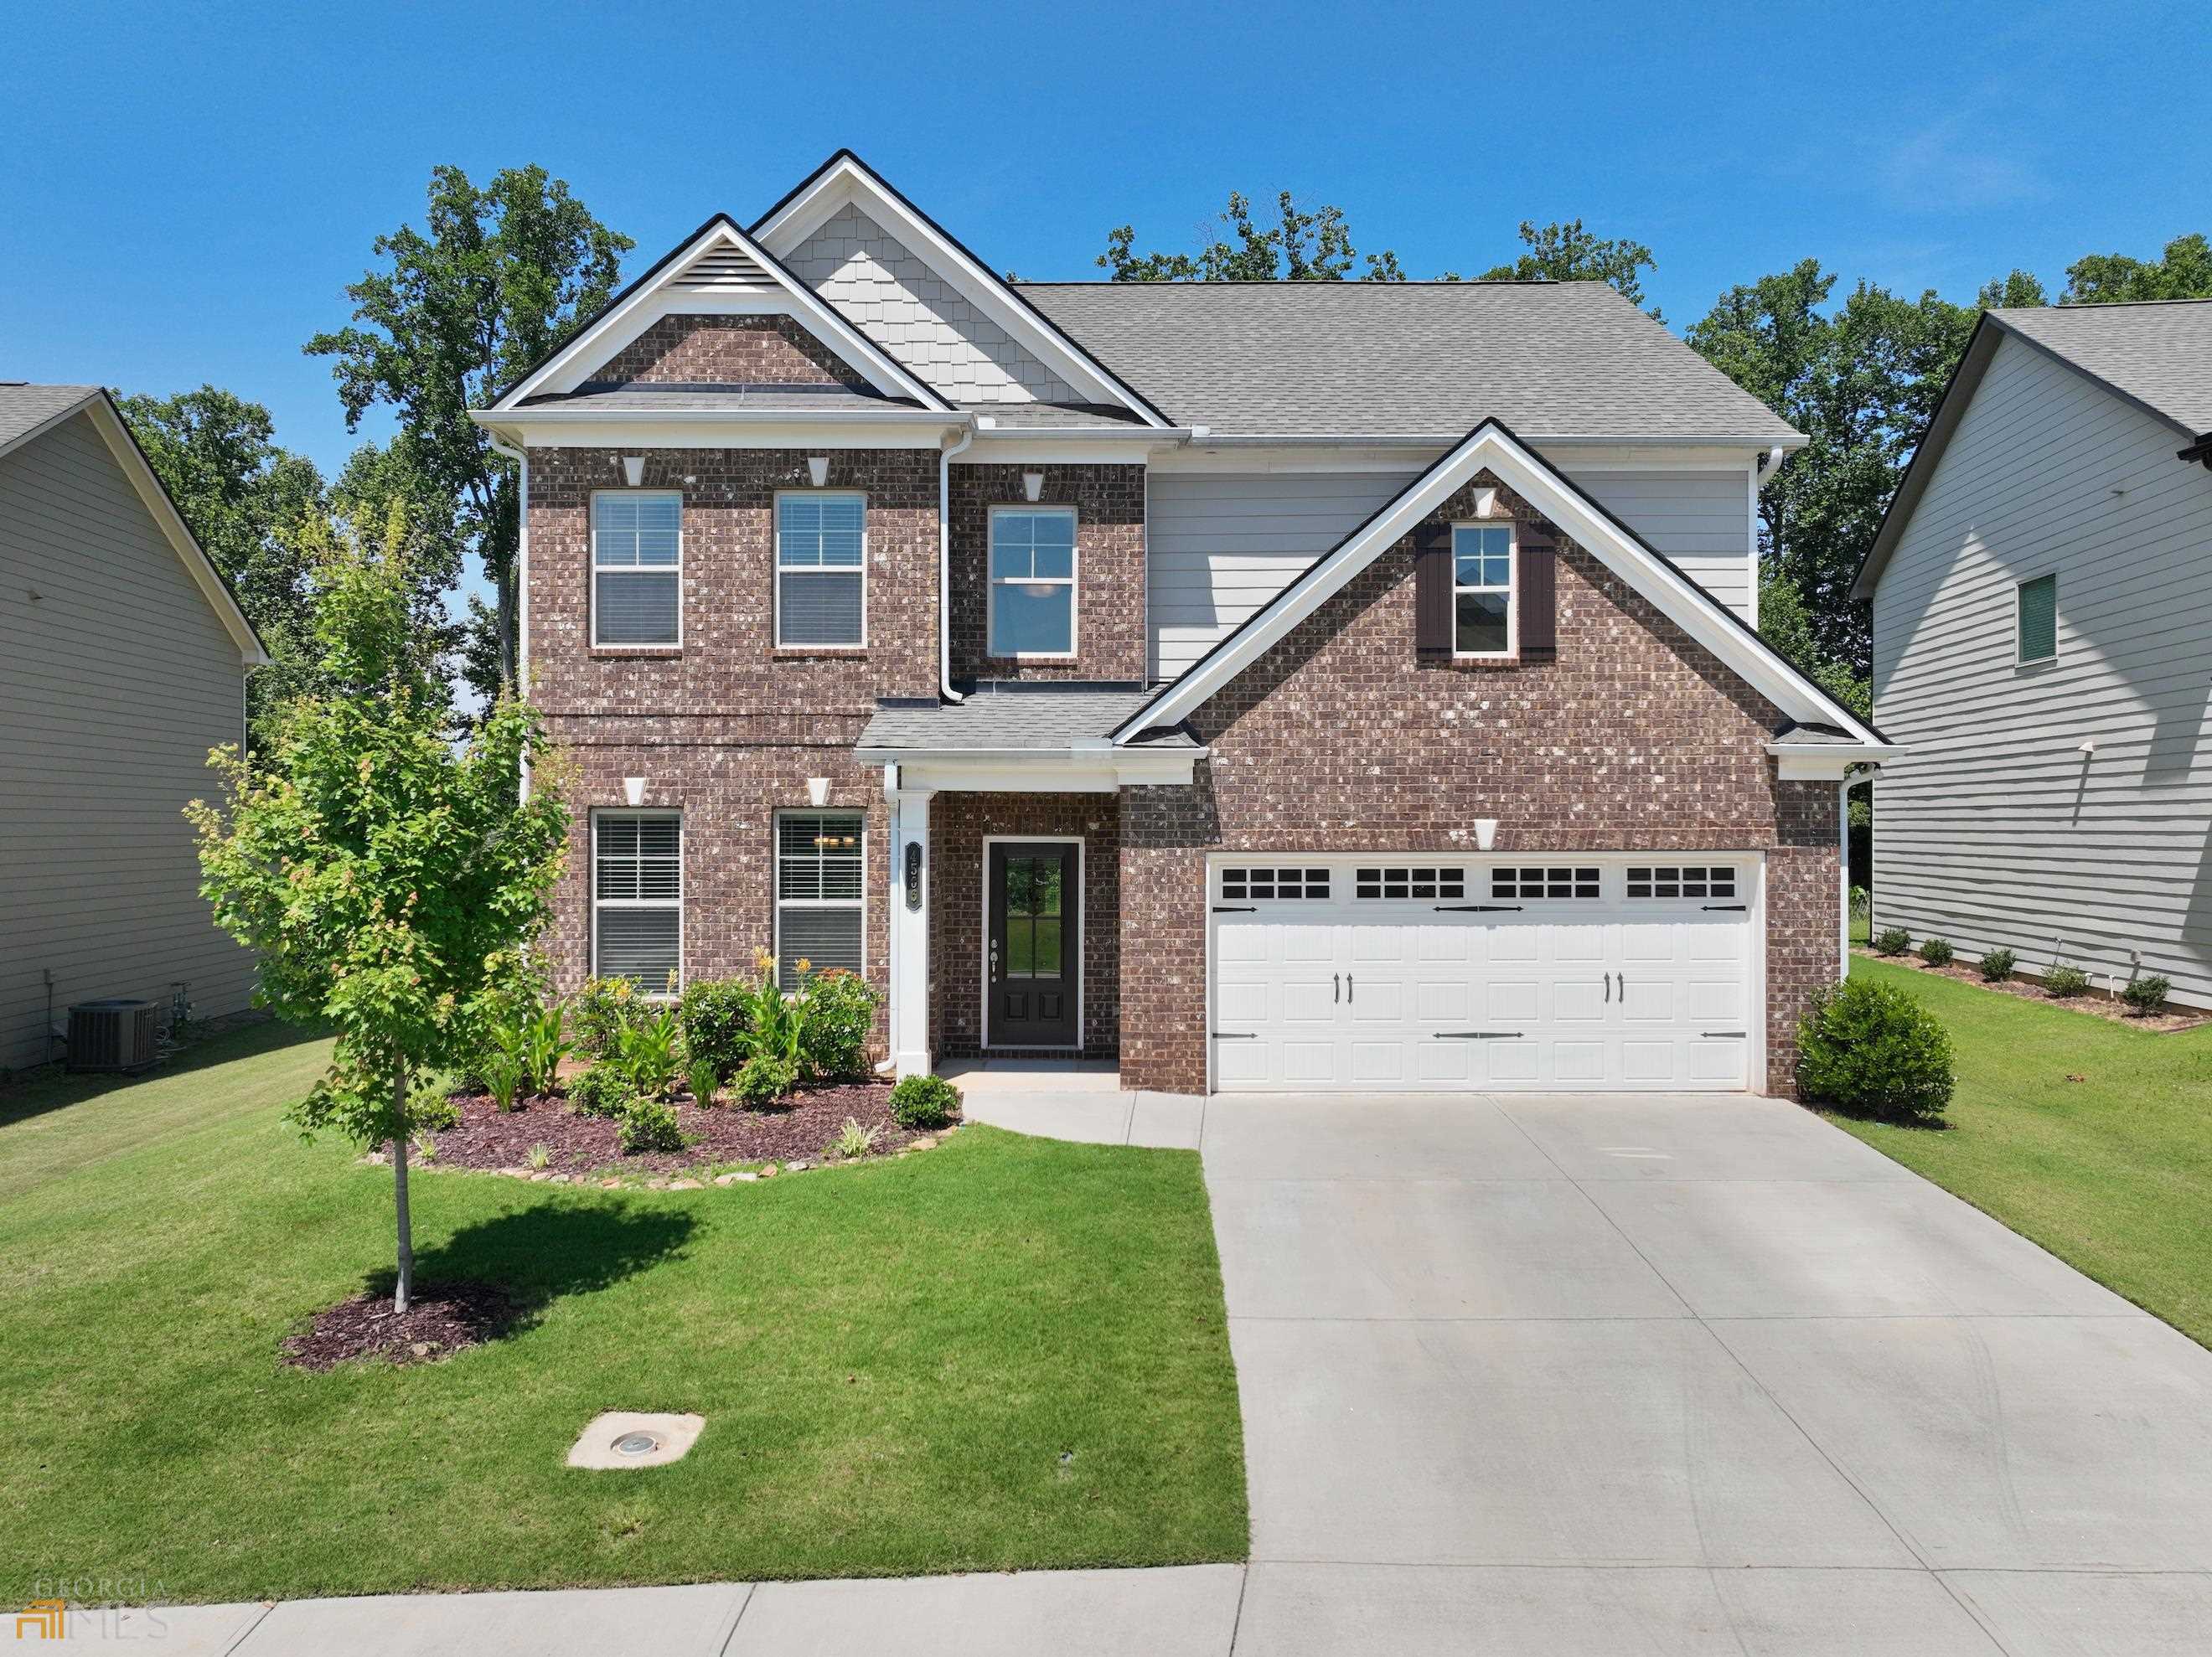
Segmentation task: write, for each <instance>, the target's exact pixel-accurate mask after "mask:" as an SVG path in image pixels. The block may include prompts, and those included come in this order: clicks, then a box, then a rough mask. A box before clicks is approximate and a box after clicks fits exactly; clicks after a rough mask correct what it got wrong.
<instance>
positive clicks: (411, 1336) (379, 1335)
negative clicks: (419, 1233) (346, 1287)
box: [283, 1283, 515, 1370]
mask: <svg viewBox="0 0 2212 1657" xmlns="http://www.w3.org/2000/svg"><path fill="white" fill-rule="evenodd" d="M514 1314H515V1307H514V1302H513V1301H512V1300H510V1299H509V1298H508V1297H507V1292H506V1291H505V1290H501V1289H497V1288H495V1287H494V1286H493V1285H492V1284H488V1283H444V1284H429V1285H428V1286H427V1287H423V1288H418V1289H416V1290H415V1292H414V1294H413V1295H412V1296H410V1299H409V1302H408V1307H407V1310H406V1311H405V1313H404V1314H400V1313H395V1312H394V1311H393V1310H392V1292H391V1291H390V1290H382V1291H380V1292H379V1293H376V1294H363V1295H356V1296H354V1297H353V1298H352V1299H351V1300H346V1301H340V1302H338V1303H337V1305H336V1306H332V1307H327V1308H325V1309H324V1310H322V1311H320V1312H318V1313H317V1314H315V1320H314V1322H313V1324H312V1325H310V1326H308V1327H307V1329H306V1330H304V1331H303V1332H301V1333H299V1334H296V1335H292V1336H289V1337H287V1338H286V1339H285V1341H284V1346H283V1351H284V1362H285V1363H289V1364H290V1365H291V1366H292V1367H293V1368H294V1369H318V1370H319V1369H331V1368H334V1367H335V1366H337V1365H338V1364H341V1363H349V1362H351V1361H352V1360H353V1359H356V1358H372V1357H380V1358H388V1359H390V1360H391V1361H392V1363H428V1362H431V1361H434V1360H435V1359H438V1358H443V1357H452V1356H453V1354H454V1353H456V1352H459V1351H461V1350H464V1349H465V1348H467V1347H471V1346H477V1345H481V1344H483V1342H485V1341H488V1340H490V1339H492V1338H495V1336H497V1335H498V1334H499V1333H500V1332H501V1331H503V1330H504V1329H506V1328H507V1326H508V1325H509V1324H511V1323H513V1321H514Z"/></svg>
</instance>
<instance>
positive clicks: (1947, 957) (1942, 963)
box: [1920, 938, 1958, 967]
mask: <svg viewBox="0 0 2212 1657" xmlns="http://www.w3.org/2000/svg"><path fill="white" fill-rule="evenodd" d="M1957 954H1958V951H1957V950H1954V949H1953V948H1952V947H1951V940H1950V939H1949V938H1922V939H1921V940H1920V958H1921V959H1922V960H1923V961H1924V962H1927V963H1928V964H1929V966H1931V967H1948V966H1949V965H1950V964H1951V962H1952V959H1953V957H1954V956H1956V955H1957Z"/></svg>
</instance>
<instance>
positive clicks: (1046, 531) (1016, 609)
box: [989, 507, 1075, 656]
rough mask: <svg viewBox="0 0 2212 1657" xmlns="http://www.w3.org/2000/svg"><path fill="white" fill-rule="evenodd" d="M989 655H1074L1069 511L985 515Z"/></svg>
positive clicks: (1010, 510)
mask: <svg viewBox="0 0 2212 1657" xmlns="http://www.w3.org/2000/svg"><path fill="white" fill-rule="evenodd" d="M989 649H990V653H991V654H992V655H994V656H1073V654H1075V509H1074V508H1073V507H993V508H992V509H991V620H990V644H989Z"/></svg>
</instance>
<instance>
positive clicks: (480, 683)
mask: <svg viewBox="0 0 2212 1657" xmlns="http://www.w3.org/2000/svg"><path fill="white" fill-rule="evenodd" d="M632 246H635V244H634V243H633V242H632V241H631V240H630V239H629V237H628V236H624V235H620V234H617V233H616V232H614V231H612V230H610V229H608V228H606V226H605V225H603V224H601V223H600V222H599V221H598V220H597V219H595V218H593V217H592V215H591V213H590V212H589V211H588V210H587V209H586V208H585V206H584V204H583V203H581V202H580V201H578V200H577V199H576V198H575V197H574V196H572V195H570V194H569V193H568V185H567V183H566V182H565V181H563V180H562V179H556V178H552V177H550V175H549V174H548V173H546V171H545V169H544V167H509V168H507V169H506V170H505V171H503V172H501V173H496V174H495V175H494V176H493V178H492V180H491V182H490V183H489V184H488V185H485V186H484V187H483V189H481V190H479V189H478V188H477V186H476V185H473V184H471V183H470V182H469V177H468V174H466V173H464V172H462V171H461V169H460V168H459V167H439V168H437V169H435V171H434V172H433V173H431V175H430V192H429V214H428V234H425V233H424V232H422V231H420V230H417V229H416V228H415V227H414V226H413V225H402V226H401V227H400V228H398V229H397V230H395V231H392V233H391V234H388V235H382V236H379V237H378V238H377V239H376V248H375V251H376V255H377V257H378V258H380V259H387V260H389V261H390V263H389V265H388V267H387V268H385V269H380V270H371V271H370V272H368V275H366V276H363V277H362V279H361V280H360V281H359V282H355V283H354V284H353V285H352V286H351V287H349V288H347V289H346V295H347V297H348V298H349V299H351V300H353V302H354V313H353V314H354V322H355V324H356V325H355V326H352V327H348V328H340V329H337V330H336V331H332V332H330V333H323V334H318V335H316V336H315V337H313V339H311V340H309V341H308V342H307V345H306V346H305V347H304V349H305V350H306V351H307V354H308V355H311V356H330V357H334V358H336V359H337V361H336V363H335V364H334V366H333V367H332V370H331V372H332V373H333V374H334V375H335V376H336V378H337V382H338V396H339V397H340V398H341V399H343V402H344V404H345V411H346V424H347V426H348V428H352V427H354V426H356V425H357V424H358V423H359V422H360V420H361V417H362V415H363V414H365V413H367V412H368V410H370V409H371V408H374V407H376V406H378V405H380V404H381V405H384V406H386V407H388V408H390V409H391V410H392V411H393V412H394V413H395V414H396V415H397V416H398V421H399V429H400V432H401V434H402V435H403V436H404V439H405V440H406V445H407V453H406V459H407V462H408V464H409V465H410V467H412V468H413V469H414V470H416V472H417V474H418V475H419V476H420V477H421V478H422V480H423V481H424V482H425V483H427V485H428V488H429V490H430V492H431V493H432V495H434V497H435V500H436V501H438V503H439V506H440V508H441V511H442V513H443V514H444V517H445V519H447V522H449V523H451V524H452V525H453V526H454V529H455V531H457V532H458V534H459V538H460V539H461V540H462V541H463V542H465V543H466V544H467V545H468V547H469V548H470V549H471V550H472V551H474V552H475V553H476V555H477V557H478V558H479V559H480V560H481V561H483V570H484V574H485V577H486V578H487V579H488V580H489V581H490V582H491V585H492V590H493V592H494V593H495V596H496V598H497V604H496V607H495V609H494V610H491V611H489V612H486V611H482V610H478V611H477V612H476V613H475V614H474V617H473V622H474V626H475V628H476V630H477V633H478V634H484V633H489V635H490V636H489V638H482V637H479V638H477V639H474V640H471V646H470V648H469V649H468V651H467V652H466V655H465V664H466V667H467V671H468V672H469V675H470V678H471V683H473V684H474V685H475V687H476V689H477V690H478V691H480V692H482V693H483V695H484V696H485V697H486V699H487V700H489V698H490V697H491V696H492V695H495V693H496V692H497V691H498V690H499V689H501V687H504V686H511V685H512V684H513V682H514V656H515V630H514V623H515V604H514V598H515V594H514V576H515V560H516V556H517V554H518V552H519V551H520V546H521V512H520V493H519V490H518V488H517V481H516V476H515V471H514V468H513V466H512V465H510V464H508V463H507V461H505V460H503V459H501V458H500V457H499V456H498V455H497V454H495V452H493V450H492V446H491V440H490V437H489V434H486V433H485V431H484V430H483V428H482V427H480V426H478V425H477V424H476V422H473V421H471V419H470V418H469V415H468V411H469V410H471V409H472V408H483V407H485V406H487V405H488V404H490V403H491V401H492V400H493V399H494V398H496V397H497V396H498V395H499V394H500V393H501V391H505V390H506V389H507V385H509V384H510V383H511V382H513V380H514V379H516V378H517V377H518V376H519V375H520V374H521V373H522V372H523V371H524V370H525V369H526V368H528V367H530V366H531V365H532V364H533V363H535V362H536V361H538V359H539V358H541V357H543V356H545V355H548V354H549V353H550V352H551V351H552V350H553V349H555V348H556V346H558V345H560V344H561V343H562V342H563V341H564V340H565V339H566V338H567V337H568V335H569V334H570V333H572V332H573V331H574V330H575V328H576V326H577V325H579V324H580V323H581V322H582V321H584V320H585V319H586V318H588V317H589V316H591V314H592V313H593V312H595V311H597V310H599V307H601V306H603V305H605V303H606V301H607V300H608V299H609V297H611V295H612V294H613V293H614V290H615V283H616V280H617V274H618V270H619V267H620V264H621V261H622V256H623V254H624V253H625V252H629V249H630V248H631V247H632Z"/></svg>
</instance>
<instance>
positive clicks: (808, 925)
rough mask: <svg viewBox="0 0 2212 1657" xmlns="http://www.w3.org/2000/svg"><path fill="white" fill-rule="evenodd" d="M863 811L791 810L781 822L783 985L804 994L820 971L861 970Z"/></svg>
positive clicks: (778, 926)
mask: <svg viewBox="0 0 2212 1657" xmlns="http://www.w3.org/2000/svg"><path fill="white" fill-rule="evenodd" d="M860 827H861V819H860V813H859V812H857V811H786V812H784V813H783V814H782V815H781V816H778V817H777V818H776V820H775V961H776V978H777V980H778V981H779V982H780V983H781V985H782V986H783V987H784V988H785V989H787V990H794V989H797V988H798V987H799V962H801V961H802V960H803V961H805V962H806V963H807V964H808V966H810V967H811V968H813V970H814V971H816V972H821V971H823V970H824V969H825V968H830V967H842V968H845V970H846V971H848V972H855V973H856V972H859V971H860V966H861V961H860V903H861V890H862V885H861V875H860V849H861V835H860Z"/></svg>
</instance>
